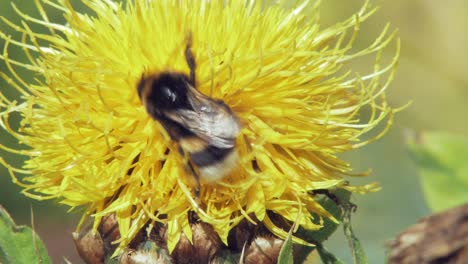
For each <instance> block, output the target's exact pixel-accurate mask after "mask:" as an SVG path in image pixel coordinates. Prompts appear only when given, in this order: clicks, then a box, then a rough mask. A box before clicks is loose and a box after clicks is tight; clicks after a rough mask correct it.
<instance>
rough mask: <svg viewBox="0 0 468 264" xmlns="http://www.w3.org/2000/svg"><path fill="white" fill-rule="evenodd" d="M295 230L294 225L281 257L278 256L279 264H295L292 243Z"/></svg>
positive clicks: (282, 248) (284, 244)
mask: <svg viewBox="0 0 468 264" xmlns="http://www.w3.org/2000/svg"><path fill="white" fill-rule="evenodd" d="M293 229H294V225H293V226H292V227H291V230H290V231H289V234H288V237H287V238H286V240H284V243H283V246H282V247H281V250H280V253H279V256H278V262H277V263H278V264H294V258H293V243H292V231H293Z"/></svg>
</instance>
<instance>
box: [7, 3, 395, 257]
mask: <svg viewBox="0 0 468 264" xmlns="http://www.w3.org/2000/svg"><path fill="white" fill-rule="evenodd" d="M35 2H36V4H37V6H38V8H39V11H40V14H41V17H40V18H33V17H30V16H28V15H26V14H23V13H21V12H20V11H18V14H19V15H20V16H21V17H22V19H23V20H24V22H25V23H22V24H21V25H15V24H13V23H11V22H10V21H8V20H6V19H5V18H3V22H4V25H8V26H11V27H12V28H13V29H14V30H16V31H18V32H21V33H22V34H23V38H22V39H21V40H14V39H12V38H11V37H9V36H7V35H5V34H4V33H0V37H1V38H2V39H3V40H4V41H5V48H4V50H3V55H2V56H1V58H2V60H3V61H4V62H5V64H6V66H7V67H8V69H9V73H1V77H3V78H4V79H5V80H6V81H8V83H9V84H10V86H11V87H13V88H15V89H16V90H17V91H18V92H20V93H21V99H20V100H19V101H18V102H17V101H15V100H12V99H11V98H7V96H6V95H4V94H2V96H1V107H2V108H1V113H0V116H1V118H2V123H1V125H2V126H3V128H4V129H5V130H7V131H8V132H9V133H10V134H11V135H13V136H15V137H16V138H17V139H18V141H19V142H21V143H23V144H24V145H25V146H27V148H26V149H23V150H15V149H11V148H9V147H7V146H4V145H2V146H1V148H2V149H4V150H7V151H10V152H13V153H16V154H19V155H24V156H27V157H28V160H27V161H26V163H25V165H24V167H23V168H21V169H20V168H14V167H12V166H11V165H9V164H7V163H6V162H4V161H3V160H2V163H3V164H4V165H5V166H6V167H7V168H8V169H9V171H10V172H11V176H12V177H13V180H14V181H15V182H17V183H18V184H20V185H21V186H23V187H24V193H25V194H26V195H27V196H29V197H32V198H34V199H59V200H60V202H61V203H63V204H66V205H69V206H70V207H72V208H75V207H78V206H85V207H86V208H87V210H86V213H85V217H87V216H92V217H94V219H95V227H96V226H97V225H98V224H99V222H100V220H101V218H102V217H103V216H106V215H109V214H115V216H116V219H117V222H118V224H119V229H120V233H121V239H120V240H119V241H118V242H119V243H120V244H119V249H123V248H124V247H125V246H127V245H128V243H129V242H130V241H131V240H132V239H133V238H134V237H135V235H136V234H137V233H138V232H139V231H140V230H141V229H142V228H143V227H144V226H145V225H146V224H147V223H148V222H151V221H155V222H160V223H163V224H167V228H168V241H167V242H168V247H169V250H172V249H173V248H174V247H175V246H176V244H177V242H178V241H179V239H180V237H181V236H182V235H185V236H186V237H188V238H189V239H191V232H192V230H191V229H190V225H189V219H188V212H190V211H193V212H196V213H197V215H198V217H199V218H200V219H201V221H203V222H205V223H208V224H210V225H212V226H213V228H214V230H215V231H216V232H217V233H218V235H219V236H220V238H221V240H222V241H223V242H224V243H227V236H228V233H229V231H230V230H231V229H232V228H233V227H234V226H236V224H238V223H239V222H240V221H241V220H243V219H248V220H249V221H252V222H254V223H255V222H256V221H259V222H263V224H264V225H265V226H266V227H267V228H268V229H269V230H270V231H271V232H272V233H273V234H275V235H277V236H279V237H283V238H284V237H285V236H286V232H285V231H284V230H282V229H281V228H278V227H276V226H275V224H274V223H273V221H272V220H271V219H270V217H269V214H267V212H272V213H274V214H277V215H281V216H282V217H283V218H284V219H286V220H289V221H291V222H296V223H297V225H298V226H302V227H303V228H306V229H312V230H314V229H320V228H321V223H322V221H321V217H328V218H332V219H333V217H332V216H331V214H329V213H328V212H327V211H326V210H325V209H324V208H322V207H321V206H320V204H319V203H318V202H316V201H315V200H314V197H313V196H312V195H311V192H312V191H314V190H318V189H329V188H333V187H340V188H345V189H348V190H350V191H353V192H357V193H366V192H368V191H372V190H375V189H377V188H378V187H377V186H376V185H375V184H369V185H365V186H354V187H353V186H351V185H349V184H348V182H347V181H346V179H345V178H344V176H348V175H350V171H351V167H350V165H349V164H348V163H347V162H345V161H343V160H341V159H340V158H339V157H337V154H339V153H342V152H344V151H348V150H351V149H355V148H357V147H361V146H363V145H365V144H367V143H368V142H370V141H373V140H375V139H377V138H379V137H380V136H381V135H383V133H384V132H385V131H386V130H387V129H388V127H389V126H390V125H391V123H392V118H393V113H394V112H395V109H392V108H390V107H389V106H388V105H387V102H386V99H385V90H386V88H387V86H388V85H389V82H390V81H391V79H392V77H393V73H394V69H395V66H396V64H397V58H398V49H399V45H398V41H396V43H397V45H396V49H397V50H396V52H395V56H394V57H393V60H392V61H391V62H389V63H388V64H387V65H385V66H381V65H380V59H381V54H382V51H383V49H384V48H385V47H387V46H388V45H389V44H390V43H394V42H393V41H392V39H394V36H395V34H394V33H391V34H388V27H385V29H384V30H383V32H382V34H381V35H380V36H379V37H378V38H377V39H376V40H375V42H374V43H372V44H371V45H370V46H369V47H367V48H365V49H363V50H358V51H353V50H352V46H353V42H354V40H355V37H356V35H357V33H358V28H359V23H361V22H362V21H364V20H366V19H367V18H368V17H369V16H370V15H372V14H373V13H374V12H375V9H372V8H369V6H368V4H367V3H366V4H365V6H364V7H363V8H362V9H361V10H360V11H359V12H358V13H356V14H355V15H354V16H352V17H351V18H349V19H347V20H346V21H344V22H341V23H338V24H336V25H334V26H331V27H328V28H321V27H320V23H319V14H318V10H317V7H318V2H317V3H316V4H313V3H311V1H303V2H302V3H300V4H299V5H298V6H294V7H286V4H285V3H283V2H286V1H279V2H280V3H276V4H272V5H269V6H266V7H262V4H261V2H262V1H250V0H242V1H222V0H213V1H176V0H158V1H130V0H128V1H123V3H115V2H113V1H111V0H105V1H103V0H82V2H83V3H85V4H86V5H87V6H88V7H89V8H90V9H91V10H92V11H93V12H94V14H93V15H87V14H84V13H79V12H78V11H76V10H74V9H73V7H72V6H71V5H70V3H69V2H68V1H67V0H62V1H48V0H36V1H35ZM43 3H45V4H47V5H50V6H52V7H53V8H56V9H58V10H60V11H61V12H63V14H64V16H65V19H66V21H67V23H66V24H65V25H61V24H56V23H53V22H52V21H50V19H49V18H48V17H47V13H46V12H45V11H44V7H43ZM29 24H35V25H41V26H43V27H45V28H46V29H48V30H49V34H40V33H36V32H34V31H32V30H31V27H30V25H29ZM188 32H190V33H191V35H192V38H193V47H192V49H193V52H194V56H195V59H196V63H197V72H196V74H197V80H198V83H197V85H198V89H199V90H200V91H201V92H203V93H204V94H207V95H210V96H212V97H214V98H218V99H222V100H223V101H224V102H225V103H226V104H227V105H229V106H230V107H231V108H232V109H233V111H234V112H235V113H236V115H237V116H238V117H239V119H240V121H241V123H242V131H241V133H240V135H239V136H238V139H237V147H236V148H237V152H238V153H239V157H240V160H239V165H238V166H237V167H236V168H235V169H234V171H233V172H232V173H231V174H229V175H228V176H227V177H225V178H223V179H222V180H221V181H219V182H216V183H211V184H204V183H202V186H201V194H200V197H199V199H198V201H197V199H196V198H195V196H194V194H193V193H194V192H193V188H194V185H193V176H192V175H190V173H188V172H187V170H186V169H184V168H185V167H184V161H183V157H181V156H180V154H179V153H178V151H177V146H176V144H175V142H172V141H170V140H169V138H168V136H167V133H165V131H164V130H163V128H162V127H161V125H160V124H158V123H157V122H155V121H154V120H153V119H152V118H151V117H150V116H149V115H148V114H147V113H146V111H145V109H144V108H143V106H142V104H141V102H140V100H139V98H138V95H137V92H136V85H137V82H138V80H139V79H140V77H141V76H142V74H143V73H144V72H161V71H168V70H172V71H180V72H185V73H187V74H188V72H189V69H188V67H187V64H186V62H185V58H184V48H185V45H186V37H187V33H188ZM10 46H18V47H20V48H22V49H23V50H24V52H25V54H26V56H27V58H29V60H28V61H27V62H20V61H18V60H16V59H14V58H10V57H9V56H8V50H9V47H10ZM370 54H375V55H376V62H375V65H374V68H373V70H372V71H371V72H370V73H368V74H366V75H360V74H358V73H356V72H354V71H352V70H346V67H347V65H348V63H349V62H350V61H352V60H354V59H355V58H357V57H362V56H366V55H370ZM18 67H19V68H25V69H27V70H29V71H30V72H31V73H32V74H35V76H37V77H38V78H37V80H36V81H34V82H32V83H27V82H25V81H24V80H23V79H22V77H21V76H19V74H17V72H16V69H17V68H18ZM385 76H386V77H385ZM4 89H5V88H2V90H4ZM363 107H366V108H367V109H368V110H369V113H370V118H369V119H368V120H364V121H363V120H360V119H359V113H360V110H361V109H362V108H363ZM16 112H17V113H19V114H20V115H21V117H22V121H21V124H20V128H19V130H18V131H15V130H14V129H12V128H11V127H10V125H9V120H8V119H9V117H10V116H11V115H12V114H13V113H16ZM383 120H387V121H386V124H387V126H386V127H385V128H384V130H383V131H382V132H380V133H377V136H374V137H372V138H370V139H368V140H367V141H360V138H361V136H362V135H363V134H365V133H367V132H368V131H370V130H371V129H373V128H374V127H376V126H377V124H379V123H380V122H381V121H383ZM167 149H170V151H169V152H168V153H167V152H166V150H167ZM18 174H21V177H19V175H18ZM310 212H313V213H315V215H318V216H319V217H320V219H313V218H314V215H313V214H310ZM253 216H254V217H253ZM297 241H298V242H300V241H299V239H297Z"/></svg>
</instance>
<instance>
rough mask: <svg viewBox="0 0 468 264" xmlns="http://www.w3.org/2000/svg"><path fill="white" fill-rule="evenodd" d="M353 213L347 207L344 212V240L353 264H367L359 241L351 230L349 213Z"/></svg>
mask: <svg viewBox="0 0 468 264" xmlns="http://www.w3.org/2000/svg"><path fill="white" fill-rule="evenodd" d="M352 212H353V207H352V206H347V208H345V210H344V216H343V230H344V234H345V236H346V238H347V239H348V244H349V248H350V249H351V254H352V255H353V260H354V263H356V264H367V263H369V260H368V259H367V255H366V252H365V251H364V248H363V247H362V244H361V242H360V241H359V239H358V238H357V237H356V235H354V231H353V228H352V227H351V213H352Z"/></svg>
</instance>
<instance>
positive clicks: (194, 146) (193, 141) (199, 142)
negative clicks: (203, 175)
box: [179, 137, 208, 153]
mask: <svg viewBox="0 0 468 264" xmlns="http://www.w3.org/2000/svg"><path fill="white" fill-rule="evenodd" d="M179 145H180V147H181V148H182V149H183V150H184V151H187V152H189V153H195V152H200V151H203V150H204V149H205V148H206V147H207V146H208V144H207V143H206V142H205V141H204V140H203V139H201V138H198V137H187V138H181V139H179Z"/></svg>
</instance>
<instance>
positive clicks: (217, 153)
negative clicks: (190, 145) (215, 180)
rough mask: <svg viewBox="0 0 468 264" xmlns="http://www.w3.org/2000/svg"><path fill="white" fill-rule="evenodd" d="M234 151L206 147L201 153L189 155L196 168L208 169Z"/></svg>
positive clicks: (231, 149)
mask: <svg viewBox="0 0 468 264" xmlns="http://www.w3.org/2000/svg"><path fill="white" fill-rule="evenodd" d="M233 150H234V149H233V148H218V147H214V146H208V147H207V148H205V149H204V150H202V151H199V152H194V153H190V160H191V161H192V162H193V164H195V165H196V166H197V167H200V168H202V167H208V166H212V165H214V164H217V163H219V162H220V161H222V160H224V159H225V158H226V157H227V156H228V155H229V154H230V153H231V152H232V151H233Z"/></svg>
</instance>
